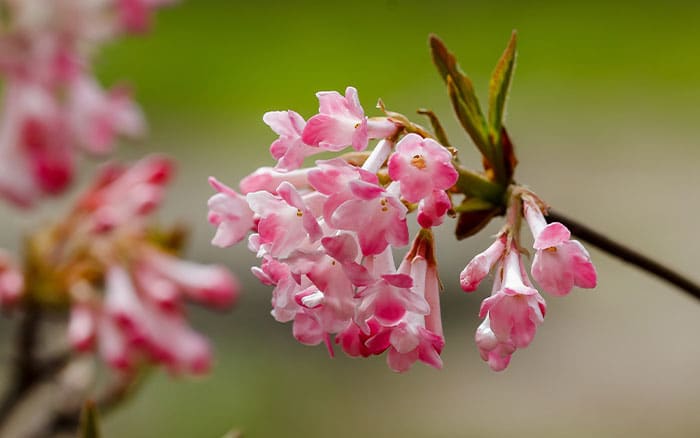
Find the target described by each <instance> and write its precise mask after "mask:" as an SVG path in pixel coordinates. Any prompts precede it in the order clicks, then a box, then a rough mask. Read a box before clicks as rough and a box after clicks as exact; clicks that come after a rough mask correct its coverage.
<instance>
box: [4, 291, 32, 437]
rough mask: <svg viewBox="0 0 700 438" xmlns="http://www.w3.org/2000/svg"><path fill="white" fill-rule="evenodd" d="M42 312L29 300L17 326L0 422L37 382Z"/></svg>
mask: <svg viewBox="0 0 700 438" xmlns="http://www.w3.org/2000/svg"><path fill="white" fill-rule="evenodd" d="M40 319H41V312H40V309H39V306H38V305H37V304H36V303H34V301H33V300H27V302H26V305H25V308H24V314H23V315H22V319H21V321H20V323H19V325H18V327H17V333H16V339H15V345H14V349H15V354H16V356H15V360H14V363H13V369H12V376H11V380H10V386H9V388H8V389H7V390H6V393H5V395H4V396H3V398H2V401H0V424H3V423H4V421H5V420H6V419H7V416H8V415H9V414H10V412H11V411H12V409H13V408H14V407H15V405H16V404H17V403H18V402H19V401H20V400H21V399H22V397H23V396H24V394H25V393H26V392H27V391H28V390H29V388H31V387H32V385H34V383H36V378H37V366H36V365H37V364H36V348H37V343H38V336H39V321H40Z"/></svg>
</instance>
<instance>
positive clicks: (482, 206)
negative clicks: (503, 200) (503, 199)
mask: <svg viewBox="0 0 700 438" xmlns="http://www.w3.org/2000/svg"><path fill="white" fill-rule="evenodd" d="M495 207H496V206H495V205H493V204H492V203H490V202H489V201H484V200H483V199H481V198H466V199H465V200H464V201H462V203H461V204H459V205H458V206H456V207H455V209H454V210H455V211H456V212H457V213H467V212H470V211H483V210H492V209H494V208H495Z"/></svg>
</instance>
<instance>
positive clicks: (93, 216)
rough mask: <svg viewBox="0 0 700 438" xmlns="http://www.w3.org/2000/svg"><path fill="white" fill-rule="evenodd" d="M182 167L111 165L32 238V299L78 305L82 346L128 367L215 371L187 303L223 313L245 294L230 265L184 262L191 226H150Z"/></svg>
mask: <svg viewBox="0 0 700 438" xmlns="http://www.w3.org/2000/svg"><path fill="white" fill-rule="evenodd" d="M172 170H173V169H172V163H171V162H170V161H169V160H167V159H165V158H162V157H148V158H145V159H143V160H141V161H139V162H137V163H135V164H134V165H132V166H130V167H125V166H120V165H116V164H109V165H106V166H105V167H104V168H103V169H102V170H101V172H100V173H99V175H98V177H97V179H96V181H95V183H94V184H93V186H92V187H91V188H90V189H89V190H87V192H86V193H85V194H84V195H83V196H82V197H81V198H80V199H79V200H78V202H77V203H76V205H75V207H74V208H73V209H72V211H71V212H70V214H69V215H68V216H67V217H66V218H65V219H64V220H63V221H61V222H59V223H57V224H56V225H55V226H53V227H50V228H47V229H45V230H43V231H41V232H39V233H37V234H35V235H34V236H32V238H31V239H29V243H28V246H29V248H28V257H27V271H28V275H27V281H28V284H27V298H28V299H32V300H34V301H35V302H38V303H40V304H43V305H49V306H50V305H54V306H60V307H65V306H70V309H71V310H70V320H69V324H68V338H69V341H70V342H71V344H72V345H73V346H74V347H75V349H77V350H79V351H88V350H92V349H97V350H98V351H99V354H100V355H101V356H102V358H103V359H104V360H105V361H106V362H107V363H108V364H109V365H110V366H112V367H114V368H116V369H118V370H122V371H125V372H128V371H131V370H134V369H136V367H137V366H139V365H140V364H143V363H160V364H164V365H165V366H166V367H167V368H168V369H169V370H170V371H171V372H173V373H200V372H204V371H206V370H207V369H208V368H209V365H210V363H211V353H210V350H209V345H208V343H207V341H206V339H205V338H204V337H203V336H201V335H200V334H198V333H197V332H195V331H194V330H193V329H192V328H191V327H190V326H189V325H188V323H187V320H186V308H185V300H191V301H194V302H197V303H200V304H203V305H206V306H209V307H213V308H216V309H220V308H225V307H228V306H229V305H230V304H231V303H232V302H233V301H234V300H235V298H236V296H237V295H238V289H239V287H238V283H237V281H236V279H235V278H234V277H233V276H232V275H231V274H230V273H229V272H228V271H227V270H226V269H225V268H223V267H221V266H216V265H199V264H196V263H193V262H188V261H184V260H181V259H180V258H178V256H177V252H178V250H179V248H180V246H181V243H182V238H183V233H182V230H179V229H173V230H164V229H158V228H154V227H150V226H149V225H148V222H147V218H148V216H149V215H150V214H151V213H153V212H154V210H155V209H156V208H157V207H158V206H159V205H160V203H161V200H162V198H163V195H164V191H165V188H166V185H167V183H168V182H169V180H170V177H171V174H172Z"/></svg>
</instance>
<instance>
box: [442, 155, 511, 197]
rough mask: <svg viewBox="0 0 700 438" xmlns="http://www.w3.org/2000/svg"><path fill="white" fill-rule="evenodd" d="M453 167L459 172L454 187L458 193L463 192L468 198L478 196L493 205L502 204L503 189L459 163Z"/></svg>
mask: <svg viewBox="0 0 700 438" xmlns="http://www.w3.org/2000/svg"><path fill="white" fill-rule="evenodd" d="M453 164H454V165H455V168H456V169H457V172H458V173H459V178H458V179H457V184H456V188H457V190H458V191H459V193H463V194H464V195H466V196H467V197H468V198H479V199H481V200H483V201H487V202H490V203H491V204H493V205H496V206H500V205H503V204H504V200H503V198H504V195H505V189H504V188H503V187H502V186H500V185H498V184H496V183H494V182H492V181H490V180H489V179H487V178H486V177H485V176H483V175H481V174H479V173H476V172H473V171H471V170H469V169H466V168H464V167H462V166H460V165H459V164H456V163H454V162H453Z"/></svg>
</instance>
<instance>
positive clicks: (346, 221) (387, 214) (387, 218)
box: [330, 181, 408, 255]
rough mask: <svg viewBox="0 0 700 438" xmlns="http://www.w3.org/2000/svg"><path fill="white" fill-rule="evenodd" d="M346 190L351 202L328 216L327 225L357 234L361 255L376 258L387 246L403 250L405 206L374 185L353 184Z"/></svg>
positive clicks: (364, 183)
mask: <svg viewBox="0 0 700 438" xmlns="http://www.w3.org/2000/svg"><path fill="white" fill-rule="evenodd" d="M350 188H351V191H352V193H353V195H354V198H353V199H350V200H348V201H345V202H343V203H342V204H341V205H340V206H338V208H337V209H336V210H335V211H334V212H333V214H332V216H331V220H330V223H331V225H332V226H334V227H336V228H338V229H341V230H350V231H355V232H357V234H358V238H359V241H360V247H361V248H362V254H364V255H375V254H379V253H381V252H382V251H384V250H385V249H386V248H387V246H388V245H392V246H394V247H400V246H405V245H406V244H407V243H408V226H407V224H406V212H407V208H406V206H405V205H403V204H402V203H401V201H399V200H398V199H397V198H396V196H393V195H392V194H391V193H390V192H388V191H386V190H385V189H383V188H382V187H381V186H378V185H374V184H371V183H366V182H364V181H354V182H352V183H351V184H350Z"/></svg>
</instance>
